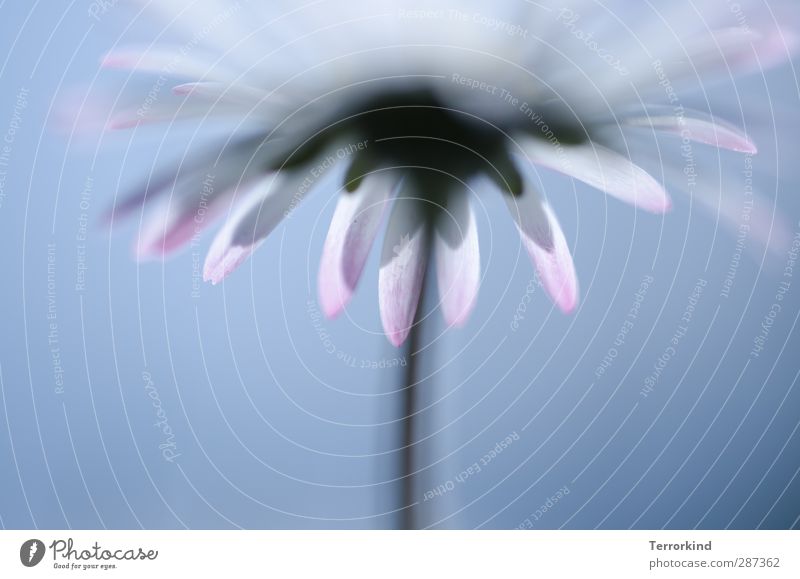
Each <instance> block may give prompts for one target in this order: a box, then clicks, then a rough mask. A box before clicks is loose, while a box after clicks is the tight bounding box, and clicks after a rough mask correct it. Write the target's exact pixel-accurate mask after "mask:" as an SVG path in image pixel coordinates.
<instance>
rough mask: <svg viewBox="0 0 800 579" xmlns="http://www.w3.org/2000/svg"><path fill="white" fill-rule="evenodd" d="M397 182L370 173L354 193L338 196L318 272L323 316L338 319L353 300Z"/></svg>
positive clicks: (386, 174)
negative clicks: (337, 316) (336, 317)
mask: <svg viewBox="0 0 800 579" xmlns="http://www.w3.org/2000/svg"><path fill="white" fill-rule="evenodd" d="M399 180H400V176H399V175H397V174H395V173H389V172H378V173H372V174H370V175H367V176H366V177H364V179H363V181H362V182H361V185H360V187H359V188H358V189H357V190H356V191H353V192H352V193H341V194H340V195H339V200H338V202H337V204H336V210H335V212H334V214H333V218H332V219H331V224H330V228H329V229H328V236H327V238H326V239H325V245H324V247H323V249H322V258H321V261H320V268H319V281H318V291H319V300H320V305H321V306H322V311H323V312H324V313H325V315H326V316H328V317H333V316H336V315H338V314H339V313H340V312H341V311H342V310H343V309H344V307H345V306H346V305H347V303H348V302H349V301H350V298H351V297H352V296H353V292H354V291H355V288H356V285H357V284H358V280H359V278H360V277H361V272H362V271H363V269H364V264H365V263H366V261H367V257H368V256H369V252H370V249H371V248H372V243H373V241H374V240H375V235H376V234H377V233H378V228H379V226H380V224H381V221H382V218H383V214H384V211H385V208H386V205H387V201H388V199H389V197H390V195H391V194H392V192H393V191H394V189H395V188H396V186H397V184H398V182H399Z"/></svg>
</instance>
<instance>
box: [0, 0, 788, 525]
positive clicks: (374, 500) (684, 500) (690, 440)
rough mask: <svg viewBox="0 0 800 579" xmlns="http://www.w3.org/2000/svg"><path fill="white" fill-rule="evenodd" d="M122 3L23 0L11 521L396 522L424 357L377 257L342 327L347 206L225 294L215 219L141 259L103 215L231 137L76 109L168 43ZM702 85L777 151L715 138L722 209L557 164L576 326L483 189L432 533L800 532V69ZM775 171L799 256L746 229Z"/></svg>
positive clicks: (241, 274)
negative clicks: (736, 146) (77, 125)
mask: <svg viewBox="0 0 800 579" xmlns="http://www.w3.org/2000/svg"><path fill="white" fill-rule="evenodd" d="M106 4H108V3H103V4H97V3H95V4H90V3H88V2H71V3H65V4H63V5H59V6H55V5H52V4H49V5H46V4H44V3H41V2H33V3H15V4H12V3H9V2H6V3H3V4H0V46H2V48H3V50H2V51H0V54H2V55H3V56H2V57H0V61H1V64H0V79H2V83H1V84H0V86H2V91H0V134H1V135H3V136H2V137H0V138H3V139H4V141H3V142H2V143H0V238H1V239H2V246H3V248H4V249H3V253H2V258H1V259H2V264H3V267H2V271H3V278H2V283H0V303H2V310H1V311H2V318H1V320H2V330H1V331H0V408H2V410H1V411H0V465H2V468H0V497H1V498H0V525H2V526H3V527H4V528H16V529H19V528H51V529H53V528H236V527H245V528H393V527H395V526H397V524H398V516H399V515H398V509H400V508H402V507H403V506H404V505H402V504H400V502H399V498H398V497H399V493H400V487H401V481H400V479H399V477H400V474H401V472H400V468H399V465H400V458H401V456H400V455H401V453H400V446H401V437H400V434H401V424H400V420H401V419H402V413H401V408H402V406H401V398H402V395H401V392H400V388H402V380H403V374H404V370H405V367H406V366H407V364H408V360H409V356H410V353H409V352H408V351H406V349H404V348H399V349H396V348H394V347H392V346H391V345H390V344H389V342H388V341H387V340H386V339H385V338H384V336H383V335H382V331H381V324H380V318H379V314H378V308H377V273H376V272H377V265H378V258H379V256H378V251H373V254H372V255H371V257H370V261H369V263H368V264H367V267H366V269H365V275H364V277H363V279H362V283H361V285H360V287H359V289H358V291H357V294H356V296H355V298H354V300H353V302H352V304H351V306H350V307H349V309H348V310H347V312H346V313H345V314H344V315H343V316H341V317H340V318H339V319H337V320H334V321H329V320H325V319H324V318H323V317H322V316H321V314H320V311H319V306H318V304H317V300H316V273H317V268H318V263H319V262H318V259H319V254H320V250H321V247H322V243H323V240H324V237H325V234H326V231H327V225H328V221H329V218H330V215H331V214H332V212H333V199H332V198H330V197H326V196H324V195H312V196H310V197H309V198H307V199H306V200H305V201H304V202H303V204H302V205H301V206H300V207H299V208H298V209H297V210H296V211H294V212H293V213H292V214H291V216H290V217H289V219H288V220H287V222H286V223H284V224H283V225H282V226H281V227H279V229H278V230H277V231H276V232H275V234H273V235H272V236H271V237H270V238H269V239H268V240H267V242H266V243H265V244H264V245H263V247H262V248H261V249H260V250H259V251H258V252H257V253H256V254H255V255H254V257H253V258H252V259H251V260H250V261H249V262H248V263H247V264H246V265H245V266H243V267H242V268H240V270H238V271H237V272H236V273H234V274H233V275H232V276H231V277H230V278H228V279H227V280H226V281H225V283H224V284H222V285H218V286H211V285H207V284H204V283H203V282H202V281H201V280H200V279H199V268H201V267H202V261H203V259H204V257H205V250H206V249H207V247H208V244H209V242H210V236H204V237H203V238H202V239H201V240H200V241H199V242H198V243H196V244H193V245H192V246H191V247H189V248H188V249H186V250H185V251H183V252H182V253H180V254H179V255H178V256H177V257H175V258H173V259H171V260H169V261H167V262H165V263H159V262H145V263H138V262H136V261H135V259H134V258H133V254H132V249H131V247H132V245H133V240H134V238H135V235H136V231H137V229H138V227H139V225H140V224H139V223H138V220H137V219H133V220H131V222H124V223H121V224H116V225H115V226H114V231H112V232H109V231H108V227H106V226H103V225H102V224H101V216H102V214H103V212H104V211H105V210H106V209H108V207H109V206H110V204H111V203H112V202H113V200H114V198H115V196H117V195H118V194H121V193H124V192H125V191H127V190H129V189H130V187H131V185H132V184H135V183H137V182H139V181H140V180H142V179H143V178H146V176H147V175H148V174H149V173H150V171H151V170H152V169H153V167H162V166H169V164H170V163H174V162H176V160H180V159H181V158H182V156H183V155H184V153H185V152H186V151H187V150H193V147H196V146H197V144H198V143H202V142H203V139H205V138H206V137H211V136H213V135H214V134H215V131H216V134H219V131H220V130H221V129H220V128H218V127H214V126H204V127H202V129H200V130H198V129H197V127H196V126H193V125H192V124H191V123H190V124H188V125H178V124H175V125H171V127H170V128H169V130H166V131H165V130H164V129H163V128H144V127H143V128H137V129H135V130H133V131H128V132H118V133H102V134H101V133H90V134H77V133H76V132H74V131H72V123H71V120H70V119H67V120H68V121H69V122H67V123H66V124H65V123H63V122H61V121H63V120H64V119H63V118H60V117H61V115H63V108H62V107H60V103H63V102H69V101H70V99H75V98H78V99H80V98H82V96H81V90H82V89H81V87H91V89H88V88H87V89H86V90H92V91H95V90H99V89H98V88H97V86H99V85H98V84H97V83H103V82H105V78H106V77H109V76H111V77H113V73H108V72H101V71H100V68H99V61H100V58H101V57H102V55H103V54H105V53H106V52H107V51H108V50H109V49H110V48H111V47H113V46H114V45H115V44H117V43H120V44H122V43H135V42H139V43H141V42H145V43H149V42H150V41H151V40H152V38H153V36H154V34H156V32H154V31H153V28H152V26H150V25H148V23H147V21H144V20H142V19H138V18H135V17H134V16H135V12H133V11H131V10H129V9H127V8H124V7H122V6H119V7H115V6H113V5H110V4H109V5H108V6H107V9H106V10H103V11H100V10H99V9H98V6H100V7H103V6H105V5H106ZM93 6H94V13H93V11H92V10H93V8H92V7H93ZM125 78H126V77H125V76H123V77H122V80H123V81H124V80H125ZM117 80H119V79H117ZM731 95H735V96H736V98H733V97H732V96H731ZM701 97H702V98H701ZM701 97H700V96H697V95H693V94H687V95H685V96H684V97H682V98H684V102H685V103H686V105H687V106H689V105H693V106H695V107H696V108H701V109H708V105H705V106H703V103H705V102H711V103H716V104H715V107H716V108H715V109H714V112H716V113H718V114H720V115H721V116H722V117H724V118H727V119H728V120H730V121H731V122H733V123H734V124H737V125H740V126H745V127H747V130H748V133H749V134H750V135H751V137H753V139H754V140H755V141H756V143H758V145H759V148H760V153H759V154H758V155H757V156H754V157H746V156H743V155H737V154H733V153H730V154H729V153H724V154H722V158H720V157H719V156H718V154H717V153H716V151H711V152H708V153H707V154H708V155H709V157H708V159H707V160H708V161H709V162H708V163H706V165H705V166H707V167H710V168H707V169H704V171H705V172H704V173H703V177H704V179H706V182H708V183H711V190H712V194H711V196H710V197H707V198H706V199H705V200H704V199H697V198H695V197H696V195H695V196H691V197H690V196H687V195H681V194H680V192H675V193H674V194H673V196H674V199H675V208H674V210H673V211H672V212H671V213H670V214H668V215H666V216H663V217H662V216H653V215H649V214H645V213H643V212H637V211H634V210H632V209H631V208H630V207H628V206H625V205H623V204H621V203H618V202H615V201H614V200H609V199H607V198H606V197H605V196H603V195H602V194H599V193H598V192H596V191H594V190H591V189H590V188H589V187H584V186H580V185H577V184H575V183H572V182H569V181H568V180H565V179H563V178H560V177H556V176H554V175H551V174H547V173H546V172H544V171H543V172H542V173H541V179H542V180H543V183H544V184H545V188H544V190H545V192H546V193H547V195H548V198H549V200H550V202H551V204H552V205H553V206H554V208H555V210H556V212H557V213H558V215H559V218H560V220H561V223H562V225H563V228H564V230H565V232H566V235H567V238H568V242H569V244H570V246H571V248H572V250H573V254H574V256H575V263H576V267H577V270H578V275H579V278H580V282H581V303H580V306H579V309H578V310H577V311H576V312H575V313H574V314H573V315H569V316H565V315H562V314H561V313H559V312H558V311H557V310H556V309H554V308H553V306H552V304H551V302H550V300H549V299H547V297H546V296H545V294H544V292H543V290H542V288H541V287H540V285H539V284H538V281H537V279H536V277H535V276H534V272H533V268H532V267H531V265H530V263H529V260H528V257H527V255H526V254H525V253H524V250H523V248H522V246H521V245H520V242H519V237H518V235H517V233H516V231H514V228H513V227H511V226H510V224H511V221H510V220H509V219H508V215H507V213H506V211H505V208H504V202H503V200H502V199H501V198H500V196H498V195H487V196H481V197H479V203H480V209H479V211H478V221H479V224H478V225H479V230H480V232H481V252H482V262H483V263H482V264H483V268H484V273H485V276H484V278H483V282H482V287H481V292H480V296H479V300H478V305H477V308H476V311H475V313H474V314H473V316H472V317H471V319H470V321H469V323H468V324H467V326H466V327H465V328H463V329H460V330H455V329H452V330H446V329H445V328H444V327H443V324H442V321H441V316H440V315H439V314H438V312H435V313H434V315H431V316H429V317H428V318H427V320H426V322H425V329H424V332H423V336H422V349H421V350H420V351H419V352H418V353H416V356H418V360H419V363H420V365H421V372H422V374H423V376H424V377H425V379H424V380H423V382H422V384H421V385H420V397H421V411H420V414H419V416H418V420H417V424H418V425H419V432H418V436H419V439H420V442H419V444H418V445H417V448H416V457H417V464H416V465H415V468H416V469H417V470H416V474H415V477H414V491H413V494H414V496H415V497H416V499H415V500H416V501H417V504H416V506H415V511H416V513H417V516H418V517H419V520H420V523H421V524H422V525H423V526H426V527H432V528H476V527H482V528H539V529H556V528H577V529H592V528H695V527H696V528H748V529H749V528H780V529H785V528H791V527H794V528H797V527H798V526H800V520H799V519H798V517H799V516H800V478H798V473H799V472H800V434H798V432H797V431H798V424H800V422H799V420H798V418H800V391H799V390H800V389H799V388H798V384H797V381H798V374H799V373H800V361H799V360H798V347H799V346H800V339H799V338H798V331H797V327H796V326H797V321H798V316H800V286H798V285H797V283H796V281H797V280H796V278H795V277H793V274H796V275H800V269H797V266H796V263H794V260H795V259H796V258H797V255H798V254H797V252H798V243H800V237H798V236H800V199H798V191H797V183H798V176H800V171H799V170H798V163H797V158H798V156H797V154H798V147H797V129H798V126H800V125H799V124H798V121H799V120H800V118H798V116H799V115H798V112H797V111H798V85H797V79H796V77H795V70H794V63H789V64H786V65H784V66H782V67H781V68H777V69H772V70H769V71H766V72H764V73H760V72H759V73H756V74H753V75H750V76H748V77H746V78H743V79H739V80H737V81H736V82H735V83H733V81H728V82H727V83H725V82H723V83H719V84H716V85H714V86H713V87H707V89H706V90H705V93H704V94H702V95H701ZM693 99H694V100H693ZM65 126H66V127H67V130H64V127H65ZM669 146H670V145H667V147H669ZM671 147H672V150H667V149H666V148H665V149H662V150H661V154H662V155H664V156H668V155H675V156H678V157H679V156H680V154H681V151H680V141H679V140H674V141H671ZM645 148H646V147H644V146H643V147H642V149H641V150H645ZM638 150H639V149H638V148H637V149H636V151H638ZM695 150H696V151H697V154H698V155H703V154H704V153H703V151H702V147H700V146H698V147H696V148H695ZM636 151H634V152H636ZM720 159H722V160H720ZM720 172H721V173H724V175H725V176H724V178H721V177H720V176H719V174H720ZM751 173H752V175H751ZM748 180H751V182H749V181H748ZM750 185H752V187H753V188H754V189H757V190H758V191H760V192H761V194H763V196H764V198H766V199H772V200H774V202H775V204H776V205H777V207H778V211H779V213H780V214H781V216H782V217H781V219H782V220H783V222H784V225H783V226H782V227H784V228H785V230H784V234H782V235H784V238H783V241H784V243H783V245H782V246H781V247H780V248H779V249H777V250H775V251H770V252H767V251H765V250H764V248H763V246H761V245H759V244H758V243H757V242H756V240H755V239H754V238H755V237H757V235H746V236H744V238H742V237H740V236H739V233H740V232H739V230H738V229H737V228H736V227H735V226H734V227H725V225H724V221H723V220H722V219H721V218H720V215H719V213H720V211H732V212H733V213H734V215H740V214H742V213H743V211H744V209H743V207H744V204H745V201H746V189H747V187H748V186H750ZM723 198H724V200H723ZM709 199H710V201H709ZM704 205H711V206H712V210H711V211H706V210H704V208H703V206H704ZM760 207H761V208H762V209H764V210H765V211H766V213H767V215H768V216H770V218H771V207H770V206H769V205H768V204H762V205H760ZM734 221H736V220H735V219H734ZM760 225H761V226H762V231H761V233H762V234H763V233H764V232H763V227H764V226H766V227H767V228H769V227H770V221H767V222H766V224H760ZM792 241H794V242H795V245H794V250H793V249H792ZM793 268H794V269H793ZM427 303H428V305H429V306H431V307H432V306H434V305H435V299H434V300H430V299H429V300H427Z"/></svg>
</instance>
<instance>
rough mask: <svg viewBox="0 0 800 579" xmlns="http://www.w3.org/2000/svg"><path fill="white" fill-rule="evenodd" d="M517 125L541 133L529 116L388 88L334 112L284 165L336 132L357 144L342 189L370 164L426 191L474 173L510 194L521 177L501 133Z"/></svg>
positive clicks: (559, 130) (559, 129) (569, 132)
mask: <svg viewBox="0 0 800 579" xmlns="http://www.w3.org/2000/svg"><path fill="white" fill-rule="evenodd" d="M498 106H502V105H500V104H498ZM550 127H551V128H552V130H553V134H554V135H555V138H556V139H558V142H560V143H575V142H580V141H583V140H585V139H586V135H585V133H581V132H580V131H577V130H575V128H574V127H571V126H568V125H566V124H563V125H562V126H559V124H558V123H554V122H551V123H550ZM519 131H524V132H527V133H529V134H530V135H532V136H536V137H539V138H544V137H543V135H542V132H541V131H540V130H537V128H536V125H535V124H534V123H532V122H531V120H530V119H529V118H522V117H521V118H519V119H518V120H517V122H516V123H514V120H513V119H511V122H510V123H509V124H506V125H503V126H499V125H496V124H492V123H491V122H488V121H486V120H482V119H481V118H479V117H476V116H475V115H472V114H470V113H467V112H464V111H459V110H454V109H452V108H448V107H446V106H445V105H444V104H443V103H441V102H440V101H439V100H438V99H437V98H435V97H434V96H432V95H430V94H428V93H422V92H419V93H409V94H405V95H402V94H401V95H397V94H395V95H392V96H390V97H381V98H375V99H372V100H370V101H368V102H366V103H364V104H362V105H361V106H358V107H354V108H352V109H350V111H348V112H346V113H345V114H342V115H341V116H340V118H338V119H334V120H333V121H332V122H331V123H330V124H329V126H328V127H327V128H325V129H324V130H322V131H320V132H319V133H318V134H316V135H314V136H313V137H312V138H309V139H307V140H306V141H305V142H304V143H303V144H302V145H301V146H299V147H298V148H297V149H296V150H295V151H294V152H293V153H292V155H291V156H290V157H289V158H288V159H287V160H286V161H285V164H286V165H294V164H297V163H302V162H303V161H305V160H307V159H309V158H310V157H311V156H313V155H314V154H316V153H318V152H319V151H321V150H322V149H323V147H324V146H325V145H327V144H328V143H330V142H332V141H333V140H334V139H337V138H338V139H341V138H344V139H345V140H346V141H349V142H353V143H365V146H364V147H363V148H360V149H358V150H355V151H354V152H352V154H351V155H349V157H348V159H347V161H346V162H348V163H349V168H348V171H347V174H346V177H345V183H344V184H345V187H346V189H347V190H349V191H354V190H356V189H357V188H358V186H359V185H360V183H361V180H362V178H363V177H364V176H365V175H366V174H368V173H370V172H371V171H374V170H376V169H382V168H387V167H397V168H403V169H404V170H405V171H406V173H407V175H408V176H409V177H410V178H412V179H414V180H416V181H418V183H417V185H418V190H419V191H420V192H424V193H425V194H426V195H431V194H434V192H441V194H446V193H447V192H448V191H450V190H451V189H453V188H460V189H461V188H463V186H464V183H466V182H468V181H469V179H470V178H472V177H474V176H476V175H479V174H484V175H486V176H488V177H489V178H490V179H492V180H493V181H494V182H495V183H497V184H498V185H499V186H500V187H501V188H502V189H503V190H505V191H508V192H509V193H511V194H514V195H518V194H520V193H521V192H522V187H523V183H522V177H521V176H520V174H519V172H518V170H517V167H516V165H515V163H514V161H513V160H512V155H511V154H510V153H509V151H514V150H515V149H516V146H515V145H514V144H513V142H512V141H511V139H510V135H509V132H519Z"/></svg>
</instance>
